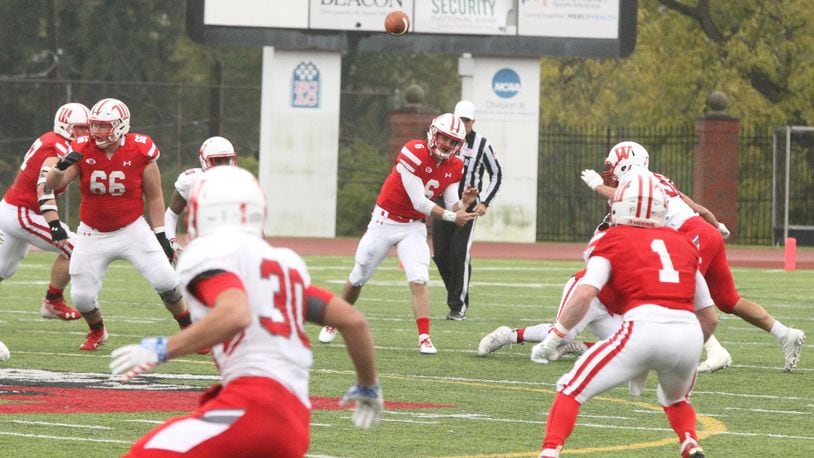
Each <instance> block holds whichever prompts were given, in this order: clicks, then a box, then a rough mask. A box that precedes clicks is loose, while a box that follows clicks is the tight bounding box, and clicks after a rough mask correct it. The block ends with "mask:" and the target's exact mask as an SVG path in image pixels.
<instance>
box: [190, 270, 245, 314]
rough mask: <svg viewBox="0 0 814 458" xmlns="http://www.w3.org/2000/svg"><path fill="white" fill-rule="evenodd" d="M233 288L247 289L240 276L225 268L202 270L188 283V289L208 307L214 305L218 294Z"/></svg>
mask: <svg viewBox="0 0 814 458" xmlns="http://www.w3.org/2000/svg"><path fill="white" fill-rule="evenodd" d="M231 288H237V289H239V290H242V291H246V287H245V286H243V282H242V281H241V280H240V277H238V276H237V275H235V274H234V273H232V272H228V271H225V270H207V271H205V272H201V273H200V274H198V275H196V276H195V278H193V279H192V281H190V282H189V284H188V285H187V291H189V292H190V293H191V294H192V295H193V296H195V298H196V299H198V301H200V302H201V303H202V304H204V305H206V306H207V307H212V306H214V305H215V299H217V297H218V295H220V293H222V292H224V291H225V290H227V289H231Z"/></svg>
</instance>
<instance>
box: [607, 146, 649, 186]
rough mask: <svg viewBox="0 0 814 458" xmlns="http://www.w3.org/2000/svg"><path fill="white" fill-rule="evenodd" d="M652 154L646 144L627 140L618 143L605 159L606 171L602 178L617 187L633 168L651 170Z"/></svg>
mask: <svg viewBox="0 0 814 458" xmlns="http://www.w3.org/2000/svg"><path fill="white" fill-rule="evenodd" d="M649 162H650V155H649V154H647V150H646V149H645V148H644V146H642V145H640V144H638V143H636V142H630V141H625V142H621V143H617V144H616V145H614V146H613V148H611V150H610V152H609V153H608V157H607V159H605V171H604V172H602V178H604V179H605V184H607V185H608V186H611V187H616V185H617V184H619V182H620V181H624V180H625V178H626V176H627V175H628V174H629V173H630V172H631V171H633V170H645V171H646V170H649V169H648V166H649Z"/></svg>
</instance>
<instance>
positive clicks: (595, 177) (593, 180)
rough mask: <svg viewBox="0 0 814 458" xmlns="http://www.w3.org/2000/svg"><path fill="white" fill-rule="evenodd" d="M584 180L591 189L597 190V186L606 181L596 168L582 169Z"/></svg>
mask: <svg viewBox="0 0 814 458" xmlns="http://www.w3.org/2000/svg"><path fill="white" fill-rule="evenodd" d="M582 181H584V182H585V184H587V185H588V187H589V188H591V190H596V187H597V186H599V185H601V184H603V183H605V180H603V179H602V176H601V175H600V174H598V173H596V170H592V169H585V170H583V171H582Z"/></svg>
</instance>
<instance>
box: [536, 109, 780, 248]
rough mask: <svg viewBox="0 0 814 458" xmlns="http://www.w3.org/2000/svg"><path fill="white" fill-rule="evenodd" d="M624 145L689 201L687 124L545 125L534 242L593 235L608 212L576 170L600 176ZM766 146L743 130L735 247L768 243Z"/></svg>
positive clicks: (766, 135) (692, 139)
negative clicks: (632, 144)
mask: <svg viewBox="0 0 814 458" xmlns="http://www.w3.org/2000/svg"><path fill="white" fill-rule="evenodd" d="M624 140H634V141H637V142H639V143H641V144H642V145H644V146H645V147H646V148H647V150H648V152H649V153H650V169H651V170H654V171H658V172H660V173H662V174H664V175H666V176H668V177H670V178H672V179H673V181H674V182H675V183H676V185H677V186H678V188H679V189H681V190H683V191H684V192H685V193H686V194H688V195H692V189H693V148H694V146H695V143H696V135H695V131H694V127H693V125H692V124H687V125H684V126H678V127H672V128H656V127H627V128H615V127H590V126H577V127H574V126H559V125H544V126H541V129H540V157H539V164H538V169H539V170H538V181H537V240H538V241H543V240H547V241H566V242H571V241H584V240H586V239H587V238H588V237H590V235H591V234H592V233H593V230H594V228H595V227H596V225H597V224H598V223H599V221H600V220H601V219H602V217H603V216H604V215H605V214H606V213H607V207H606V205H605V202H604V201H603V200H602V199H598V198H597V197H596V195H595V193H593V192H592V191H591V190H590V189H588V187H586V186H585V185H584V184H583V183H582V180H580V178H579V172H580V171H581V170H583V169H586V168H592V169H595V170H597V171H601V170H602V169H603V168H604V165H603V163H604V160H605V157H607V153H608V151H609V150H610V147H611V146H613V145H614V144H616V143H618V142H620V141H624ZM771 143H772V131H771V129H770V128H761V127H750V126H747V127H743V128H742V129H741V137H740V186H739V189H738V227H737V228H733V229H736V230H737V241H738V243H742V244H753V245H768V244H771V243H772V228H771V204H772V191H771V189H772V147H771ZM701 204H703V202H701ZM710 210H712V211H713V212H715V209H714V208H710Z"/></svg>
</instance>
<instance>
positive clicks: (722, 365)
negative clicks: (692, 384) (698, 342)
mask: <svg viewBox="0 0 814 458" xmlns="http://www.w3.org/2000/svg"><path fill="white" fill-rule="evenodd" d="M731 365H732V356H731V355H730V354H729V352H728V351H726V349H725V348H724V347H719V348H718V349H716V350H715V351H707V359H705V360H704V362H702V363H701V364H699V365H698V372H700V373H707V374H709V373H712V372H715V371H717V370H720V369H726V368H727V367H729V366H731Z"/></svg>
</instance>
